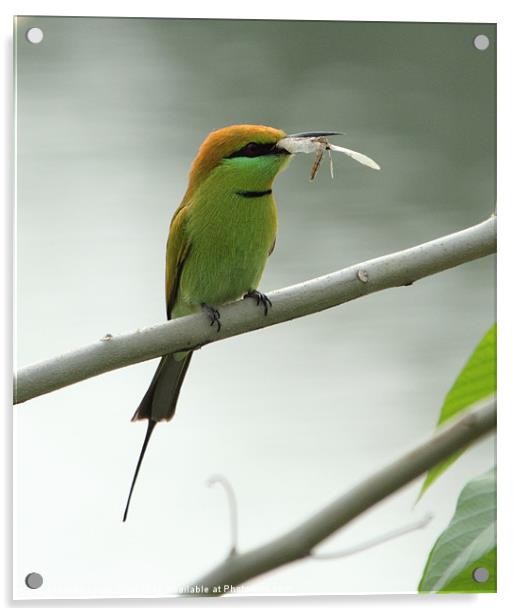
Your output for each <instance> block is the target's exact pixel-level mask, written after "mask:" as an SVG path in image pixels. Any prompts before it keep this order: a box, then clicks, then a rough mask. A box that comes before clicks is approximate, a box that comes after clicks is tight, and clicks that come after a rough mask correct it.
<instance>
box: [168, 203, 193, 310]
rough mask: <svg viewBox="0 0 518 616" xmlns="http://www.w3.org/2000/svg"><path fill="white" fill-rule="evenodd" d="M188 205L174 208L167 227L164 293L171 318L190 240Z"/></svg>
mask: <svg viewBox="0 0 518 616" xmlns="http://www.w3.org/2000/svg"><path fill="white" fill-rule="evenodd" d="M188 209H189V208H188V207H187V206H186V205H183V204H182V205H180V207H179V208H178V209H177V210H176V212H175V214H174V216H173V219H172V220H171V226H170V227H169V237H168V238H167V251H166V263H165V293H166V302H167V318H168V319H170V318H171V313H172V310H173V307H174V304H175V301H176V296H177V293H178V285H179V284H180V276H181V274H182V267H183V264H184V263H185V259H186V258H187V255H188V253H189V248H190V242H189V238H188V235H187V228H186V221H187V213H188Z"/></svg>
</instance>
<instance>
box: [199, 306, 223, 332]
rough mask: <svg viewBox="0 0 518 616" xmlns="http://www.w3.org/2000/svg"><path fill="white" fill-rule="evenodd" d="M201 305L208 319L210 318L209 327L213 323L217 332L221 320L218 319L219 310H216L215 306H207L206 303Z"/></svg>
mask: <svg viewBox="0 0 518 616" xmlns="http://www.w3.org/2000/svg"><path fill="white" fill-rule="evenodd" d="M201 307H202V308H203V310H204V311H205V312H206V313H207V315H208V317H209V320H210V325H211V327H212V326H213V325H214V323H215V324H216V327H217V328H218V332H219V330H220V329H221V321H220V320H219V318H220V314H219V310H216V308H213V307H212V306H209V305H208V304H202V305H201Z"/></svg>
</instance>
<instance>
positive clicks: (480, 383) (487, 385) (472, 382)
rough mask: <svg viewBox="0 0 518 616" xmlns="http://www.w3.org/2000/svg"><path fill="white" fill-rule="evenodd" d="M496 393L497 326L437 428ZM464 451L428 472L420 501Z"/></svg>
mask: <svg viewBox="0 0 518 616" xmlns="http://www.w3.org/2000/svg"><path fill="white" fill-rule="evenodd" d="M495 392H496V324H495V325H493V326H492V327H491V328H490V329H489V331H488V332H487V333H486V335H485V336H484V337H483V338H482V340H481V341H480V343H479V345H478V346H477V348H476V349H475V350H474V352H473V354H472V355H471V357H470V358H469V359H468V362H467V363H466V365H465V366H464V368H463V369H462V371H461V373H460V374H459V376H458V377H457V380H456V381H455V383H454V384H453V386H452V388H451V389H450V391H449V392H448V394H447V395H446V398H445V400H444V403H443V405H442V409H441V414H440V417H439V421H438V423H437V427H439V426H441V425H442V424H443V423H445V422H446V421H448V420H450V419H452V418H453V417H455V416H456V415H458V414H459V413H462V411H463V410H464V409H466V408H467V407H468V406H470V405H471V404H473V403H474V402H478V401H479V400H483V399H484V398H487V397H488V396H490V395H491V394H494V393H495ZM464 451H465V449H464V450H461V451H459V452H458V453H456V454H454V455H452V456H450V457H449V458H447V459H446V460H444V461H443V462H441V463H440V464H438V465H437V466H434V467H433V468H432V469H430V471H428V474H427V475H426V478H425V480H424V483H423V485H422V487H421V492H420V493H419V497H418V499H419V498H421V496H422V495H423V494H424V493H425V491H426V490H427V489H428V488H429V487H430V486H431V484H432V483H433V482H434V481H435V480H436V479H437V477H439V476H440V475H442V473H444V471H445V470H446V469H447V468H448V467H449V466H450V465H451V464H452V463H453V462H455V460H456V459H457V458H458V457H459V456H461V455H462V454H463V453H464Z"/></svg>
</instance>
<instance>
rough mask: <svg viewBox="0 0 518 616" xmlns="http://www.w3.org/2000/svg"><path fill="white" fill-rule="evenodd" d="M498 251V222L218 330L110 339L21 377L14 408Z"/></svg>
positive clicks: (317, 281)
mask: <svg viewBox="0 0 518 616" xmlns="http://www.w3.org/2000/svg"><path fill="white" fill-rule="evenodd" d="M495 250H496V218H495V217H493V216H492V217H491V218H489V219H488V220H486V221H484V222H482V223H480V224H478V225H475V226H474V227H470V228H468V229H464V230H463V231H459V232H457V233H452V234H451V235H446V236H444V237H440V238H438V239H435V240H432V241H431V242H426V243H425V244H421V245H419V246H414V247H413V248H408V249H406V250H402V251H400V252H395V253H392V254H389V255H385V256H383V257H378V258H376V259H371V260H369V261H365V262H363V263H358V264H357V265H353V266H351V267H347V268H345V269H342V270H339V271H337V272H333V273H331V274H327V275H325V276H321V277H319V278H314V279H313V280H308V281H306V282H302V283H300V284H296V285H293V286H291V287H286V288H284V289H281V290H278V291H273V292H272V293H269V294H268V295H269V297H270V299H271V300H272V303H273V308H272V309H270V311H269V312H268V316H266V317H265V316H264V315H263V312H262V311H261V310H258V309H257V306H256V305H255V303H254V302H252V301H250V300H242V301H239V302H235V303H233V304H228V305H226V306H223V307H222V308H221V310H220V313H221V322H222V324H223V326H222V328H221V331H220V332H219V333H218V332H216V329H215V328H214V327H213V328H211V327H210V326H209V324H208V321H207V318H206V316H205V315H203V314H196V315H192V316H188V317H183V318H181V319H174V320H173V321H168V322H166V323H162V324H160V325H155V326H153V327H148V328H146V329H142V330H138V331H136V332H133V333H131V334H123V335H118V336H111V335H106V336H104V337H103V338H102V339H101V340H99V341H97V342H94V343H93V344H90V345H88V346H85V347H83V348H80V349H77V350H75V351H70V352H68V353H65V354H63V355H60V356H58V357H54V358H52V359H49V360H46V361H42V362H40V363H37V364H33V365H31V366H28V367H26V368H22V369H21V370H19V372H18V373H17V375H16V376H15V383H14V402H15V404H16V403H20V402H25V401H26V400H30V399H31V398H35V397H36V396H41V395H42V394H46V393H49V392H51V391H54V390H56V389H60V388H61V387H66V386H67V385H71V384H73V383H77V382H79V381H82V380H84V379H88V378H91V377H93V376H96V375H99V374H102V373H104V372H109V371H110V370H116V369H117V368H123V367H124V366H129V365H131V364H136V363H139V362H143V361H146V360H148V359H153V358H154V357H160V356H162V355H165V354H167V353H171V352H173V351H180V350H185V349H195V348H199V347H201V346H203V345H205V344H208V343H210V342H214V341H216V340H221V339H224V338H229V337H230V336H236V335H238V334H242V333H244V332H247V331H252V330H256V329H260V328H263V327H269V326H270V325H275V324H276V323H281V322H283V321H288V320H290V319H296V318H299V317H302V316H305V315H308V314H312V313H314V312H319V311H320V310H325V309H326V308H331V307H332V306H337V305H338V304H342V303H344V302H348V301H351V300H353V299H357V298H359V297H362V296H364V295H368V294H370V293H375V292H376V291H381V290H383V289H388V288H392V287H400V286H405V285H410V284H412V283H413V282H415V281H416V280H419V279H420V278H424V277H425V276H431V275H432V274H436V273H438V272H441V271H443V270H447V269H450V268H452V267H456V266H458V265H460V264H462V263H467V262H468V261H472V260H474V259H479V258H480V257H484V256H487V255H489V254H492V253H494V252H495Z"/></svg>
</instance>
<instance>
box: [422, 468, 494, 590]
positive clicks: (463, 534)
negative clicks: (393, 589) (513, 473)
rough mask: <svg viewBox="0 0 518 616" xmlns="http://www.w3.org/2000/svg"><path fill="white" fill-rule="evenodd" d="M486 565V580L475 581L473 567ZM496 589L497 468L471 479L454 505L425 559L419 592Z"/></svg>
mask: <svg viewBox="0 0 518 616" xmlns="http://www.w3.org/2000/svg"><path fill="white" fill-rule="evenodd" d="M478 567H485V568H486V569H487V570H488V572H489V578H488V580H487V582H476V581H475V580H474V579H473V571H474V570H475V569H477V568H478ZM495 590H496V471H495V469H494V468H493V469H491V470H490V471H488V472H487V473H485V474H484V475H482V476H480V477H477V478H476V479H474V480H472V481H470V482H469V483H468V484H467V485H466V486H465V487H464V489H463V490H462V492H461V493H460V496H459V499H458V501H457V508H456V510H455V514H454V515H453V518H452V520H451V522H450V524H449V525H448V527H447V528H446V530H445V531H444V532H443V533H442V534H441V535H440V536H439V538H438V539H437V541H436V542H435V545H434V546H433V548H432V550H431V552H430V555H429V556H428V562H427V563H426V566H425V569H424V572H423V575H422V577H421V581H420V582H419V591H420V592H495Z"/></svg>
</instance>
